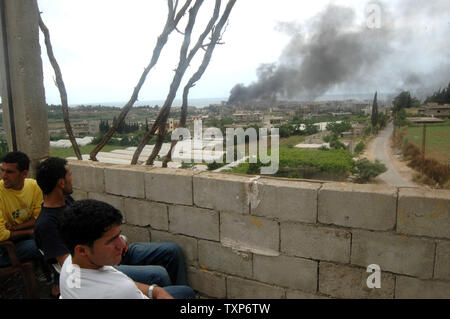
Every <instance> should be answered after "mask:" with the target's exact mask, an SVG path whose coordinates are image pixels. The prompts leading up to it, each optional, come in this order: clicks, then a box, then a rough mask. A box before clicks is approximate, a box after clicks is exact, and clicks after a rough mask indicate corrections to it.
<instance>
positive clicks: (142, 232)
mask: <svg viewBox="0 0 450 319" xmlns="http://www.w3.org/2000/svg"><path fill="white" fill-rule="evenodd" d="M120 228H121V230H122V234H123V235H125V236H126V237H127V242H128V244H132V243H148V242H150V232H149V230H148V228H144V227H138V226H131V225H127V224H123V225H122V226H121V227H120Z"/></svg>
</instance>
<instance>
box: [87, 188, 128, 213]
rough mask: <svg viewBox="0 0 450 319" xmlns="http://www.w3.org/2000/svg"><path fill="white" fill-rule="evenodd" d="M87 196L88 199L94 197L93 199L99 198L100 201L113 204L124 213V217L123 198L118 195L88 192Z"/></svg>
mask: <svg viewBox="0 0 450 319" xmlns="http://www.w3.org/2000/svg"><path fill="white" fill-rule="evenodd" d="M88 198H89V199H95V200H99V201H102V202H106V203H108V204H110V205H112V206H114V207H115V208H117V209H118V210H120V212H121V213H122V214H123V215H124V217H125V213H124V212H125V205H124V198H123V197H120V196H115V195H109V194H105V193H102V194H100V193H94V192H90V193H89V194H88Z"/></svg>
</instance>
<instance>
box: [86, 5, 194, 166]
mask: <svg viewBox="0 0 450 319" xmlns="http://www.w3.org/2000/svg"><path fill="white" fill-rule="evenodd" d="M167 3H168V7H169V14H168V15H167V20H166V24H165V26H164V29H163V31H162V33H161V35H160V36H159V37H158V40H157V43H156V46H155V48H154V50H153V55H152V58H151V61H150V63H149V65H148V66H147V67H146V68H145V69H144V72H143V73H142V75H141V77H140V79H139V82H138V84H137V86H136V87H135V88H134V91H133V94H132V95H131V98H130V100H129V101H128V103H127V104H126V105H125V106H124V107H123V108H122V111H121V113H120V115H119V116H118V118H117V120H116V121H115V122H114V123H113V125H112V127H111V128H110V129H109V131H108V132H107V133H106V134H105V136H104V137H103V139H102V141H101V142H100V143H99V144H98V145H97V147H96V148H95V149H93V150H92V152H91V154H90V158H91V160H93V161H96V160H97V158H96V156H97V154H98V152H99V151H100V150H101V149H102V148H103V147H104V146H105V145H106V143H108V141H109V140H110V139H111V137H112V136H113V135H114V133H115V132H116V131H117V129H118V128H119V125H120V124H121V123H122V122H123V121H124V120H125V117H126V116H127V114H128V112H129V111H130V109H131V108H132V107H133V105H134V103H135V102H136V101H137V98H138V95H139V91H140V90H141V88H142V85H144V82H145V79H146V78H147V75H148V73H149V72H150V70H151V69H152V68H153V67H154V66H155V65H156V63H157V62H158V60H159V57H160V55H161V52H162V50H163V48H164V46H165V45H166V43H167V40H168V39H169V35H170V34H171V33H172V32H173V31H174V30H175V29H176V27H177V25H178V23H179V22H180V20H181V18H182V17H183V16H184V14H185V13H186V11H187V9H188V8H189V6H190V5H191V3H192V0H186V2H185V4H184V5H183V7H182V8H181V9H180V10H179V11H178V13H177V12H176V10H177V6H178V0H176V2H175V5H174V3H173V0H168V1H167Z"/></svg>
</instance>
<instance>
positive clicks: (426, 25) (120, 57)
mask: <svg viewBox="0 0 450 319" xmlns="http://www.w3.org/2000/svg"><path fill="white" fill-rule="evenodd" d="M180 2H182V1H181V0H180ZM38 3H39V7H40V10H41V12H42V18H43V20H44V22H45V23H46V25H47V27H48V28H49V30H50V34H51V39H52V44H53V49H54V53H55V55H56V58H57V60H58V63H59V65H60V67H61V69H62V73H63V78H64V81H65V84H66V89H67V92H68V98H69V104H71V105H72V104H81V103H101V102H116V101H117V102H119V101H128V99H129V98H130V96H131V94H132V91H133V88H134V87H135V86H136V84H137V82H138V79H139V77H140V76H141V74H142V71H143V69H144V67H145V66H147V65H148V63H149V61H150V58H151V55H152V52H153V48H154V45H155V43H156V39H157V36H158V35H159V34H160V32H161V31H162V27H163V24H164V22H165V18H166V15H167V4H166V3H167V2H166V1H165V0H127V1H123V0H38ZM213 3H214V1H213V0H205V6H204V8H202V10H201V11H200V16H199V18H198V19H197V23H198V26H201V25H204V23H205V21H207V19H209V17H210V15H211V11H212V5H213ZM225 3H226V1H225V0H224V6H225ZM370 3H374V2H368V1H360V0H345V1H338V0H336V1H328V0H316V1H299V0H238V1H237V4H236V5H235V8H234V9H233V11H232V13H231V16H230V22H229V26H228V28H227V31H226V33H225V36H224V39H223V40H224V45H221V46H219V47H217V48H216V51H215V53H214V56H213V59H212V61H211V63H210V65H209V67H208V69H207V71H206V73H205V74H204V76H203V77H202V79H201V80H200V81H199V82H198V83H197V86H196V87H195V88H193V89H192V90H191V94H190V97H191V98H228V96H229V94H230V90H231V89H232V88H233V87H234V86H235V85H236V84H237V83H242V84H244V85H246V86H248V85H251V84H252V83H254V82H255V81H257V80H258V78H257V72H256V71H257V69H258V67H259V66H260V65H261V64H267V63H275V64H277V65H278V64H279V63H281V62H280V61H282V56H283V54H284V53H285V52H286V47H287V46H290V45H292V39H293V36H294V35H298V33H300V31H299V30H301V34H302V39H303V41H305V42H304V43H305V44H308V43H311V42H308V41H312V40H311V39H312V38H314V34H315V33H314V32H315V31H314V28H315V25H316V24H315V23H314V21H316V20H317V19H318V18H317V17H318V16H319V15H320V14H321V12H323V11H324V10H326V8H328V5H329V4H335V5H338V6H345V7H349V8H351V9H352V10H353V12H354V15H355V16H354V19H355V21H353V22H352V24H351V25H350V27H352V26H353V27H354V26H358V27H361V28H368V27H370V26H372V27H373V22H374V21H375V22H376V20H373V21H372V20H371V21H372V22H370V23H372V24H370V23H369V24H368V23H367V21H368V17H369V18H374V15H373V14H374V11H373V10H372V11H370V12H369V13H367V12H366V9H367V6H368V4H370ZM449 3H450V1H448V0H396V1H390V2H388V3H384V2H381V3H380V2H376V4H377V5H378V6H379V7H380V8H381V11H380V14H381V19H380V22H381V26H378V27H379V28H381V30H382V31H381V32H386V33H389V34H390V33H392V34H395V36H392V37H391V36H390V37H389V38H388V40H386V41H391V42H390V44H389V47H387V48H386V50H385V51H384V53H383V54H382V55H381V54H380V55H379V56H377V60H376V61H375V62H374V63H373V66H375V65H377V66H378V67H377V70H379V69H380V66H384V67H386V69H385V70H384V72H383V75H377V76H374V75H372V76H371V75H370V74H367V77H368V78H370V81H367V82H368V83H367V85H366V86H365V85H364V83H365V80H364V78H363V77H361V74H360V73H359V74H357V75H354V79H346V81H345V83H343V82H342V81H341V82H339V81H338V82H339V83H333V84H332V85H330V86H329V87H327V89H326V90H328V89H329V92H332V93H345V91H346V90H351V89H353V90H354V91H357V92H372V91H375V90H380V91H389V92H395V91H398V90H400V89H402V88H409V87H408V85H412V86H414V87H412V88H413V89H420V88H421V87H423V86H424V85H425V84H426V85H427V86H433V85H439V84H440V83H448V81H450V72H449V71H450V69H449V66H450V63H449V61H450V44H449V43H450V41H448V38H449V37H448V34H450V18H449V17H450V13H449V12H450V10H449V9H450V8H449V7H450V6H449ZM286 26H293V27H292V28H293V29H295V31H292V30H291V29H290V27H286ZM346 27H349V26H346ZM183 28H184V24H183ZM181 40H182V36H181V35H180V34H179V33H176V32H174V33H172V35H171V37H170V38H169V43H168V44H167V45H166V47H165V48H164V50H163V53H162V55H161V58H160V60H159V63H158V65H157V67H155V68H154V69H153V70H152V71H151V72H150V74H149V75H148V77H147V80H146V82H145V85H144V86H143V87H142V89H141V91H140V94H139V100H140V101H148V100H159V99H164V98H165V97H166V95H167V93H168V88H169V85H170V83H171V80H172V75H173V70H174V69H175V67H176V65H177V61H178V53H179V45H180V41H181ZM41 50H42V60H43V65H44V81H45V89H46V99H47V103H49V104H59V103H60V99H59V93H58V91H57V89H56V87H55V85H54V82H53V77H54V73H53V70H52V68H51V66H50V64H49V62H48V58H47V55H46V51H45V46H44V43H43V41H41ZM336 54H337V55H338V54H339V52H336ZM197 65H198V60H196V62H194V63H192V70H194V71H195V70H196V66H197ZM393 68H395V69H399V70H401V72H400V71H399V72H396V71H395V70H393ZM364 70H370V68H367V69H364ZM360 72H363V70H361V71H360ZM364 72H365V71H364ZM437 73H439V74H437ZM190 74H192V73H189V72H188V73H186V75H185V81H186V80H187V79H188V78H189V76H190ZM430 75H433V79H428V78H427V80H426V81H424V79H425V77H428V76H430ZM349 76H350V75H349ZM352 76H353V75H352ZM183 83H184V82H183ZM183 83H182V86H181V88H182V87H183ZM424 83H425V84H424ZM327 92H328V91H327Z"/></svg>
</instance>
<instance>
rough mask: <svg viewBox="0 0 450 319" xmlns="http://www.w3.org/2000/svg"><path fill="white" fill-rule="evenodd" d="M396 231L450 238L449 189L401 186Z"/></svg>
mask: <svg viewBox="0 0 450 319" xmlns="http://www.w3.org/2000/svg"><path fill="white" fill-rule="evenodd" d="M397 231H398V232H401V233H406V234H412V235H419V236H430V237H442V238H450V191H448V190H426V191H424V190H421V189H416V188H401V189H400V191H399V198H398V220H397Z"/></svg>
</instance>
